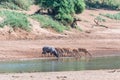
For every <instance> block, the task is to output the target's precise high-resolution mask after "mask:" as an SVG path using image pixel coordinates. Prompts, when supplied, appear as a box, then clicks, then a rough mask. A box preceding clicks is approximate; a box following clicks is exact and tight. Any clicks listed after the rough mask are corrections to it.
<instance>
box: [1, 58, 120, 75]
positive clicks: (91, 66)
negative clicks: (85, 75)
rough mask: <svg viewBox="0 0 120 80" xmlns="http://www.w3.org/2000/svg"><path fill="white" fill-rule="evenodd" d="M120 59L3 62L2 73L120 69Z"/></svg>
mask: <svg viewBox="0 0 120 80" xmlns="http://www.w3.org/2000/svg"><path fill="white" fill-rule="evenodd" d="M119 68H120V57H100V58H92V59H89V60H86V59H79V60H78V59H77V60H76V59H74V58H62V59H59V60H57V59H35V60H22V61H1V62H0V73H11V72H12V73H18V72H52V71H80V70H99V69H119Z"/></svg>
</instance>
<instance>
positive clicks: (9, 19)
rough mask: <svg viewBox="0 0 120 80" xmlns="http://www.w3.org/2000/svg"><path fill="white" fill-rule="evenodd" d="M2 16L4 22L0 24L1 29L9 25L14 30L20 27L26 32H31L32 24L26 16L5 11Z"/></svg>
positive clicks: (1, 13)
mask: <svg viewBox="0 0 120 80" xmlns="http://www.w3.org/2000/svg"><path fill="white" fill-rule="evenodd" d="M0 16H2V17H4V20H3V21H2V22H1V23H0V27H4V26H5V25H8V26H10V27H13V28H15V27H19V28H22V29H25V30H30V27H29V25H30V23H29V21H28V20H27V16H26V15H25V14H22V13H18V12H12V11H7V10H3V11H0Z"/></svg>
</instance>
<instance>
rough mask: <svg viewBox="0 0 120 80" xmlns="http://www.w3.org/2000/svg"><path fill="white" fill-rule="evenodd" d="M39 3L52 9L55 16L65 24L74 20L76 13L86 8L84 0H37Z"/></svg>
mask: <svg viewBox="0 0 120 80" xmlns="http://www.w3.org/2000/svg"><path fill="white" fill-rule="evenodd" d="M36 1H37V2H39V5H40V6H41V7H43V8H45V9H48V10H50V11H51V14H52V15H53V17H54V18H55V19H56V20H58V21H60V22H62V23H63V24H64V25H68V24H71V23H72V22H73V17H74V14H78V13H81V12H82V11H83V10H84V8H85V3H84V0H39V1H38V0H36Z"/></svg>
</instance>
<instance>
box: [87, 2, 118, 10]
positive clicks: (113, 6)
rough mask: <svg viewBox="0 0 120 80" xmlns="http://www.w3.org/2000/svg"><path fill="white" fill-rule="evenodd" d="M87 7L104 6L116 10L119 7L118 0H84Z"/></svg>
mask: <svg viewBox="0 0 120 80" xmlns="http://www.w3.org/2000/svg"><path fill="white" fill-rule="evenodd" d="M85 2H86V5H87V8H106V9H113V10H117V9H119V8H120V2H119V0H85Z"/></svg>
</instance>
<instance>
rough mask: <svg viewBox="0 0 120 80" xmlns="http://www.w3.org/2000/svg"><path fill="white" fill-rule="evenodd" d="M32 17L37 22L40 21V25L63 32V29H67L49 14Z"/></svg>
mask: <svg viewBox="0 0 120 80" xmlns="http://www.w3.org/2000/svg"><path fill="white" fill-rule="evenodd" d="M32 18H33V19H36V20H37V21H38V22H40V23H41V26H42V27H44V28H53V29H54V30H56V31H57V32H63V31H64V30H66V29H68V28H67V27H66V26H64V25H62V24H61V23H59V22H58V21H55V20H53V19H52V18H51V17H49V16H44V15H33V16H32Z"/></svg>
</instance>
